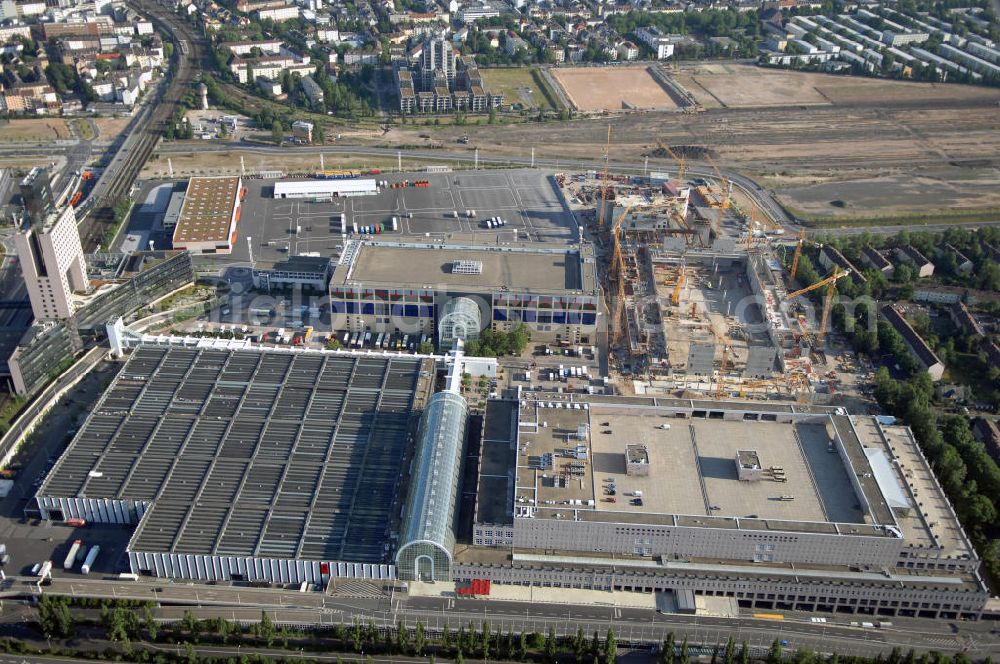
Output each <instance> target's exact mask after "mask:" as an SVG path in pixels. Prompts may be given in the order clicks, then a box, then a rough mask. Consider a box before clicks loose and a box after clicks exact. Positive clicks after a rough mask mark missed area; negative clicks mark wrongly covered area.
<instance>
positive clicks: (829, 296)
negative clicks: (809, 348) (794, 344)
mask: <svg viewBox="0 0 1000 664" xmlns="http://www.w3.org/2000/svg"><path fill="white" fill-rule="evenodd" d="M850 273H851V271H850V270H841V269H840V267H839V266H837V265H834V266H833V274H832V275H830V276H829V277H827V278H826V279H820V280H819V281H817V282H816V283H814V284H813V285H812V286H806V287H805V288H801V289H799V290H797V291H795V292H793V293H789V294H788V295H786V296H785V299H786V300H791V299H792V298H795V297H798V296H799V295H804V294H806V293H808V292H810V291H814V290H816V289H817V288H822V287H823V286H826V287H827V289H826V295H825V296H824V299H823V315H822V317H821V318H820V323H819V332H818V333H817V334H816V344H817V345H818V346H820V347H822V346H823V337H825V336H826V324H827V323H828V322H829V320H830V306H831V305H832V304H833V290H834V288H835V287H836V285H837V281H838V280H840V279H842V278H843V277H846V276H847V275H849V274H850Z"/></svg>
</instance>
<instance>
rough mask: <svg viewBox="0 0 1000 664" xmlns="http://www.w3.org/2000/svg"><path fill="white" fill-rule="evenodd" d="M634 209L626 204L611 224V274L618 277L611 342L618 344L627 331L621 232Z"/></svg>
mask: <svg viewBox="0 0 1000 664" xmlns="http://www.w3.org/2000/svg"><path fill="white" fill-rule="evenodd" d="M631 209H632V206H631V205H627V206H625V209H624V210H622V213H621V214H619V215H618V218H617V219H616V220H615V221H614V223H613V224H612V226H611V242H612V246H613V247H614V249H613V253H612V255H611V274H612V275H613V276H614V278H615V279H617V281H618V283H617V284H616V285H617V292H616V297H615V311H614V314H613V316H612V318H611V330H610V332H611V343H612V345H617V344H618V343H619V342H620V341H621V338H622V334H624V332H625V328H626V326H627V325H626V322H625V257H624V256H623V255H622V242H621V235H620V233H619V231H620V229H621V225H622V221H623V220H624V219H625V215H627V214H628V213H629V210H631Z"/></svg>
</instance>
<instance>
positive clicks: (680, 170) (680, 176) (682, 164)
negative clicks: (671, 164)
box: [656, 140, 687, 184]
mask: <svg viewBox="0 0 1000 664" xmlns="http://www.w3.org/2000/svg"><path fill="white" fill-rule="evenodd" d="M656 147H658V148H660V149H661V150H663V151H664V152H666V153H667V154H668V155H670V158H671V159H673V160H674V161H675V162H677V181H678V182H680V183H681V184H684V171H685V169H686V167H687V160H686V159H685V158H684V157H678V156H677V153H676V152H674V151H673V150H671V149H670V146H669V145H667V144H666V143H664V142H663V141H661V140H657V141H656Z"/></svg>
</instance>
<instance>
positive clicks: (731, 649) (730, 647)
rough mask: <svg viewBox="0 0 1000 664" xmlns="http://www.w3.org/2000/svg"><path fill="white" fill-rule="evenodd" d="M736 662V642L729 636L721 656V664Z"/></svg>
mask: <svg viewBox="0 0 1000 664" xmlns="http://www.w3.org/2000/svg"><path fill="white" fill-rule="evenodd" d="M735 661H736V642H735V641H734V640H733V637H732V636H730V637H729V640H728V641H726V652H725V654H724V655H723V656H722V662H723V664H734V662H735Z"/></svg>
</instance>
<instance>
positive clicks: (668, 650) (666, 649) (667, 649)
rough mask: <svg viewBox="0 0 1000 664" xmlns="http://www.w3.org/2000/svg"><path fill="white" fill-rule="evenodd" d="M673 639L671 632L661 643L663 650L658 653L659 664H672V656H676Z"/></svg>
mask: <svg viewBox="0 0 1000 664" xmlns="http://www.w3.org/2000/svg"><path fill="white" fill-rule="evenodd" d="M675 638H676V637H675V636H674V633H673V632H670V633H669V634H667V638H666V640H665V641H664V642H663V650H661V651H660V664H674V655H675V654H676V646H675Z"/></svg>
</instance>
